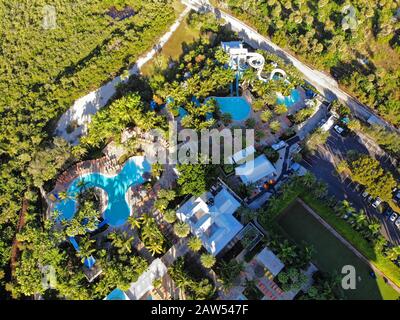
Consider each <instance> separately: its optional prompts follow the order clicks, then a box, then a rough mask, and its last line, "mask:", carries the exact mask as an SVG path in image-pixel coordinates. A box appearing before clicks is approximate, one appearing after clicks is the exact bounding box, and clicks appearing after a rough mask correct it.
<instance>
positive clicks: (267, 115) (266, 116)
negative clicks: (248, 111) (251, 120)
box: [260, 110, 272, 122]
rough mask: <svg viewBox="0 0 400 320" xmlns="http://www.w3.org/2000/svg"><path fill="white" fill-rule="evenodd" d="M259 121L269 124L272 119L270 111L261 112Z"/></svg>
mask: <svg viewBox="0 0 400 320" xmlns="http://www.w3.org/2000/svg"><path fill="white" fill-rule="evenodd" d="M260 119H261V121H262V122H269V121H270V120H271V119H272V111H271V110H265V111H263V112H261V114H260Z"/></svg>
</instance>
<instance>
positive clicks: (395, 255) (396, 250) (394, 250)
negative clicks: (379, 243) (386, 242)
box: [386, 246, 400, 261]
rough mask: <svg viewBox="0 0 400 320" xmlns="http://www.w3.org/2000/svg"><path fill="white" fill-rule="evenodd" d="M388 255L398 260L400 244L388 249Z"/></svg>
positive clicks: (393, 259)
mask: <svg viewBox="0 0 400 320" xmlns="http://www.w3.org/2000/svg"><path fill="white" fill-rule="evenodd" d="M386 255H387V257H388V258H389V259H390V260H392V261H396V260H397V259H398V258H399V257H400V246H396V247H392V248H390V249H388V251H386Z"/></svg>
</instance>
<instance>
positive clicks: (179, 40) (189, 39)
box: [141, 19, 200, 76]
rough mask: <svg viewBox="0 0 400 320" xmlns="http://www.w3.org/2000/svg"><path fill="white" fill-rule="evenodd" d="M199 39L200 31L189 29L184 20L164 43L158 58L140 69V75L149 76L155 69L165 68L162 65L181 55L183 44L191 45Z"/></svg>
mask: <svg viewBox="0 0 400 320" xmlns="http://www.w3.org/2000/svg"><path fill="white" fill-rule="evenodd" d="M199 37H200V31H197V30H193V28H190V27H189V26H188V24H187V22H186V19H184V20H183V21H182V23H181V24H180V26H179V27H178V28H177V29H176V31H175V32H174V34H173V35H172V36H171V38H169V40H168V41H167V43H165V45H164V47H163V48H162V49H161V52H160V53H159V54H158V56H157V57H156V58H155V59H151V60H150V61H149V62H147V63H146V64H145V65H144V66H143V67H142V70H141V72H142V74H143V75H144V76H151V75H152V74H153V73H154V70H155V68H163V67H164V68H165V67H167V66H166V65H163V64H165V63H166V62H168V61H170V60H178V58H179V57H180V56H181V55H182V53H183V44H191V43H193V42H194V41H195V40H196V39H197V38H199Z"/></svg>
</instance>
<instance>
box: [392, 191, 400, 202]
mask: <svg viewBox="0 0 400 320" xmlns="http://www.w3.org/2000/svg"><path fill="white" fill-rule="evenodd" d="M393 200H394V201H395V202H397V203H400V191H397V193H396V194H395V195H394V197H393Z"/></svg>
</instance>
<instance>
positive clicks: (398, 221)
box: [394, 218, 400, 230]
mask: <svg viewBox="0 0 400 320" xmlns="http://www.w3.org/2000/svg"><path fill="white" fill-rule="evenodd" d="M394 224H395V225H396V227H397V229H399V230H400V218H397V220H396V221H395V223H394Z"/></svg>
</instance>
